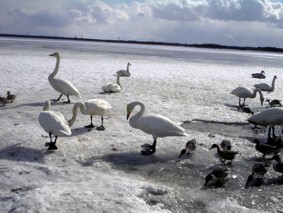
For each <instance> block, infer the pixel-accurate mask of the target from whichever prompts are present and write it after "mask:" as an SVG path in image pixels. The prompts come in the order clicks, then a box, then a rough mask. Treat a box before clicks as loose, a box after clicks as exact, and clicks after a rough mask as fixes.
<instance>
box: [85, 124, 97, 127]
mask: <svg viewBox="0 0 283 213" xmlns="http://www.w3.org/2000/svg"><path fill="white" fill-rule="evenodd" d="M93 127H95V126H94V125H93V124H92V123H91V124H90V125H87V126H85V128H93Z"/></svg>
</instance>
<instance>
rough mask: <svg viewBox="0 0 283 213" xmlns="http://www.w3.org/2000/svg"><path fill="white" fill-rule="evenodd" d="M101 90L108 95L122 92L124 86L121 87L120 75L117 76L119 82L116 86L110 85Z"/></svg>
mask: <svg viewBox="0 0 283 213" xmlns="http://www.w3.org/2000/svg"><path fill="white" fill-rule="evenodd" d="M101 89H102V90H103V91H104V92H107V93H115V92H121V90H122V85H121V82H120V74H118V75H117V82H116V84H114V83H113V84H108V85H106V86H103V87H101Z"/></svg>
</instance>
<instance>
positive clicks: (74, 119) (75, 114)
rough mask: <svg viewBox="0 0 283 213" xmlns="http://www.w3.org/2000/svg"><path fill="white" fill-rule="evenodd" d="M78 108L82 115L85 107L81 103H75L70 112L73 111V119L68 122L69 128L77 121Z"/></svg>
mask: <svg viewBox="0 0 283 213" xmlns="http://www.w3.org/2000/svg"><path fill="white" fill-rule="evenodd" d="M78 108H80V110H81V112H82V113H83V112H85V105H84V104H83V103H81V102H77V103H75V105H74V107H73V110H72V111H73V117H72V118H71V119H70V120H69V121H68V123H69V126H70V127H71V126H72V125H73V124H74V123H75V121H76V119H77V114H78ZM83 114H84V113H83Z"/></svg>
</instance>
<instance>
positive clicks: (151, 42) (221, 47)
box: [0, 34, 283, 53]
mask: <svg viewBox="0 0 283 213" xmlns="http://www.w3.org/2000/svg"><path fill="white" fill-rule="evenodd" d="M0 37H18V38H39V39H58V40H79V41H95V42H111V43H130V44H149V45H167V46H183V47H196V48H214V49H234V50H253V51H266V52H278V53H283V48H277V47H249V46H244V47H241V46H229V45H220V44H209V43H208V44H206V43H204V44H182V43H169V42H158V41H132V40H111V39H106V40H105V39H91V38H83V37H81V38H78V37H77V36H75V37H74V38H71V37H60V36H37V35H19V34H0Z"/></svg>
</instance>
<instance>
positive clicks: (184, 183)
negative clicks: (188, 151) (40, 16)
mask: <svg viewBox="0 0 283 213" xmlns="http://www.w3.org/2000/svg"><path fill="white" fill-rule="evenodd" d="M0 45H1V49H0V58H1V67H0V69H1V70H0V78H1V79H2V80H1V81H2V82H1V87H0V88H1V90H0V92H1V96H3V95H5V94H6V91H7V90H10V91H11V93H14V94H16V95H17V99H16V101H15V102H14V103H12V104H7V105H6V106H5V107H2V108H0V116H1V123H0V129H1V132H0V136H1V143H0V159H1V160H0V175H1V192H0V201H1V202H0V209H4V212H24V211H39V212H51V211H52V212H58V211H61V212H78V211H80V212H103V211H104V212H159V211H160V212H196V211H197V212H220V211H222V212H223V211H234V212H260V211H262V212H268V211H270V212H276V211H280V210H282V209H283V205H282V196H281V194H282V186H280V185H268V186H261V187H256V188H248V189H245V188H244V185H245V182H246V179H247V176H248V175H249V174H250V172H251V168H252V166H253V164H254V163H255V162H256V161H258V160H260V156H261V154H259V153H257V152H256V151H255V150H254V146H255V145H254V144H253V143H251V141H252V140H253V139H254V138H259V139H260V140H261V141H264V140H266V133H265V131H264V130H265V129H261V130H259V131H257V132H255V131H254V130H253V129H252V127H253V126H252V125H248V124H247V123H246V122H247V119H248V118H249V116H250V115H249V114H246V113H243V112H241V111H239V110H238V108H237V104H238V99H237V98H236V97H233V96H232V95H230V94H229V93H230V91H231V90H232V89H234V88H235V87H237V86H239V85H242V86H248V87H252V85H253V84H255V83H258V82H267V83H271V81H272V78H273V76H274V75H277V77H278V80H277V81H276V89H275V91H274V92H273V93H269V94H267V93H264V96H265V98H269V99H281V97H282V83H281V81H282V80H281V79H283V74H282V65H283V62H282V61H283V60H282V58H283V56H282V55H280V54H271V53H258V52H240V51H225V50H221V51H219V50H205V49H204V50H202V49H190V48H180V47H164V46H156V47H153V46H144V45H127V44H105V43H83V42H76V43H72V42H71V43H70V42H63V41H48V40H45V41H42V40H35V41H32V40H17V41H15V40H1V41H0ZM55 51H59V52H60V53H61V64H60V70H59V74H58V77H60V78H64V79H67V80H70V81H72V82H73V84H74V85H76V87H77V88H78V90H79V91H80V92H81V94H82V99H83V100H88V99H90V98H102V99H105V100H107V101H108V102H109V103H110V104H111V105H112V109H111V110H110V111H109V113H108V114H107V115H106V116H105V128H106V130H105V131H96V130H91V131H88V130H86V129H85V128H83V126H84V125H87V124H89V122H90V120H89V117H88V116H85V115H81V114H79V116H78V120H77V121H76V122H75V124H74V126H73V127H72V136H71V137H61V138H59V139H58V148H59V149H58V150H56V151H55V152H48V151H46V147H45V146H44V144H45V142H47V141H48V138H46V136H47V133H45V132H44V131H43V129H42V128H41V127H40V125H39V123H38V121H37V118H38V114H39V112H40V111H41V110H42V106H43V103H44V101H45V100H47V99H52V98H57V97H58V96H59V94H57V93H56V92H55V91H54V90H53V89H52V88H51V86H50V85H49V83H48V81H47V77H48V75H49V74H50V73H51V72H52V71H53V69H54V66H55V60H54V58H51V57H49V56H48V55H49V54H50V53H53V52H55ZM128 62H130V63H131V64H132V65H133V66H132V67H131V68H130V69H131V72H132V76H131V77H130V78H122V79H121V82H122V86H123V91H122V92H121V93H120V94H111V95H107V94H102V93H101V92H102V91H101V86H103V85H105V84H107V83H108V82H113V81H115V76H113V75H114V74H115V73H116V71H117V70H119V69H124V68H126V64H127V63H128ZM261 70H265V72H266V75H267V78H266V79H264V80H259V79H253V78H251V77H250V74H251V73H254V72H259V71H261ZM64 99H65V100H66V98H65V97H64ZM78 100H79V99H77V98H75V97H71V101H72V104H62V103H61V102H60V103H54V104H52V109H53V110H56V111H59V112H61V113H63V115H64V116H65V117H66V119H70V118H71V116H72V114H71V113H72V112H71V110H72V107H73V103H74V102H76V101H78ZM135 100H140V101H142V102H143V103H144V104H145V107H146V112H150V113H159V114H162V115H165V116H167V117H168V118H170V119H171V120H173V121H176V122H178V123H180V124H182V126H183V127H184V128H186V131H187V133H188V135H189V138H185V137H171V138H159V139H158V142H157V152H156V153H155V154H154V155H153V156H142V155H141V154H140V151H141V145H142V144H144V143H151V142H152V138H151V136H150V135H147V134H145V133H143V132H141V131H139V130H137V129H132V128H131V127H130V126H129V124H128V122H127V121H126V105H127V103H129V102H131V101H135ZM246 102H247V104H248V105H249V106H250V107H251V108H252V109H253V110H254V111H255V112H259V111H261V110H263V109H265V108H266V107H267V106H268V104H267V103H264V106H260V104H259V99H258V98H255V99H252V100H247V101H246ZM203 121H208V122H203ZM212 121H213V122H212ZM94 123H95V124H97V125H98V124H100V118H99V117H94ZM225 123H226V124H225ZM279 130H280V129H279V128H278V129H277V131H278V132H279ZM42 136H44V137H42ZM192 138H195V139H196V141H197V145H198V146H197V150H196V152H195V153H194V154H193V155H192V156H190V157H187V156H184V157H182V158H181V159H179V158H178V156H179V154H180V151H181V149H183V148H184V146H185V144H186V142H187V141H188V140H189V139H192ZM223 139H228V140H231V141H232V149H233V150H238V151H239V154H238V155H237V156H236V158H235V160H234V161H233V163H232V165H233V166H232V177H231V179H230V180H229V181H228V182H227V183H226V184H225V186H224V187H223V188H204V187H203V184H204V181H205V176H206V175H207V174H208V173H209V172H210V171H211V170H212V169H213V168H214V167H215V166H217V165H219V164H220V162H219V159H218V158H216V157H215V153H216V150H215V149H212V150H209V148H210V147H211V145H212V144H213V143H218V144H219V143H220V142H221V141H222V140H223ZM277 176H278V174H277V173H276V172H274V171H273V169H272V168H270V170H269V173H268V174H267V175H266V178H267V179H271V178H274V177H277Z"/></svg>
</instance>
